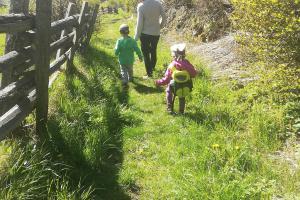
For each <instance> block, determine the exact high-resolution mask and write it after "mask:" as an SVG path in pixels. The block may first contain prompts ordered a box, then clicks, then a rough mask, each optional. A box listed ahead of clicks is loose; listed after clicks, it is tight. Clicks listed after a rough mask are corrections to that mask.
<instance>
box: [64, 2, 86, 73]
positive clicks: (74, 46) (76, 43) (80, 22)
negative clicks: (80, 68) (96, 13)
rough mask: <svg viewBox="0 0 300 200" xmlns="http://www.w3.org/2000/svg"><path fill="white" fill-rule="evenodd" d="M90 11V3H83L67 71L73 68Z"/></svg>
mask: <svg viewBox="0 0 300 200" xmlns="http://www.w3.org/2000/svg"><path fill="white" fill-rule="evenodd" d="M87 11H88V2H86V1H85V2H83V3H82V8H81V11H80V16H79V19H78V24H79V25H78V27H77V28H76V34H75V37H74V40H73V46H72V47H71V51H70V56H69V60H68V62H67V70H68V71H70V70H71V69H72V68H73V60H74V56H75V52H76V50H77V48H78V43H79V39H80V36H81V33H82V25H83V24H84V21H85V18H86V17H85V14H86V13H87Z"/></svg>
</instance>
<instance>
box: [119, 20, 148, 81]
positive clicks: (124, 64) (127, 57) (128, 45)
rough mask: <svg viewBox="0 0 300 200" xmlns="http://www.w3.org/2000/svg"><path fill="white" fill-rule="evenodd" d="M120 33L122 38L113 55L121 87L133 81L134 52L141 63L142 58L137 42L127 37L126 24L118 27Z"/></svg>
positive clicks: (127, 28)
mask: <svg viewBox="0 0 300 200" xmlns="http://www.w3.org/2000/svg"><path fill="white" fill-rule="evenodd" d="M120 33H121V35H122V37H121V38H120V39H118V41H117V43H116V47H115V54H116V56H118V58H119V63H120V69H121V77H122V83H123V86H127V84H128V82H129V81H132V80H133V63H134V52H136V54H137V55H138V57H139V59H140V61H141V62H143V56H142V52H141V50H140V49H139V47H138V45H137V42H136V41H135V40H134V39H132V38H131V37H130V36H129V35H128V34H129V26H128V25H127V24H122V25H121V26H120Z"/></svg>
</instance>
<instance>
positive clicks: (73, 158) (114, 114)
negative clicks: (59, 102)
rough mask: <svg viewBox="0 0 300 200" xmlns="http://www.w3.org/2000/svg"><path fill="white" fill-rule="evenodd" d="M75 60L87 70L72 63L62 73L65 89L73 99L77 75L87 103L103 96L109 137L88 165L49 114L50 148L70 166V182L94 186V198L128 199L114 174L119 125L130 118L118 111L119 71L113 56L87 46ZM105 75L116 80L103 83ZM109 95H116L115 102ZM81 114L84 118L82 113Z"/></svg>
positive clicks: (124, 94)
mask: <svg viewBox="0 0 300 200" xmlns="http://www.w3.org/2000/svg"><path fill="white" fill-rule="evenodd" d="M79 60H80V65H82V66H81V67H84V69H85V70H87V71H89V73H88V75H87V73H85V72H84V71H82V70H80V67H78V66H76V64H75V66H74V68H73V70H71V72H72V73H71V74H68V75H67V76H66V88H67V90H68V93H69V94H70V95H71V96H72V97H75V99H76V97H77V96H78V91H77V88H78V86H77V85H76V81H75V79H79V80H80V82H81V83H82V85H83V88H81V89H80V92H81V97H82V96H83V98H84V99H85V100H86V101H87V102H88V103H89V104H90V105H95V107H96V106H97V103H98V102H100V101H101V100H102V99H106V101H107V103H105V111H104V114H103V115H104V116H102V117H103V118H104V119H107V120H111V121H110V122H108V123H107V124H106V126H107V130H106V131H107V132H108V133H109V139H108V140H107V141H104V145H103V146H102V145H101V146H99V147H98V148H101V149H100V150H99V149H98V150H96V151H101V155H102V154H103V155H104V156H103V157H102V158H101V162H100V163H101V164H100V165H99V166H92V165H91V163H90V162H88V161H87V159H86V158H85V155H84V152H83V149H80V150H78V149H77V151H75V150H74V149H73V148H71V147H72V145H71V146H70V141H68V138H66V137H65V136H63V133H62V131H63V130H62V128H61V125H60V121H58V120H57V119H56V118H55V117H53V118H50V119H49V122H48V130H49V132H50V135H51V143H52V146H53V150H55V153H56V154H60V155H62V157H63V160H64V161H66V164H67V165H70V166H71V173H70V174H69V177H70V178H71V180H72V182H74V186H76V183H77V184H78V183H79V182H81V184H82V185H93V188H96V191H95V198H96V199H130V197H129V196H128V195H127V194H126V193H125V191H124V190H123V188H122V186H120V185H119V183H118V174H119V170H120V167H121V166H122V163H123V151H122V149H123V138H122V128H123V127H124V126H125V125H126V124H130V123H131V122H130V119H126V121H125V120H124V119H123V118H122V117H121V115H120V106H118V105H119V104H128V91H127V90H123V89H122V88H121V87H120V84H118V81H117V79H118V73H119V71H118V64H117V61H116V58H115V57H112V56H111V55H109V54H107V53H106V52H104V51H101V50H99V49H96V48H93V47H87V49H86V51H85V52H84V53H82V55H81V56H79ZM108 75H110V76H108ZM106 78H112V79H113V80H115V82H114V83H116V84H112V85H110V86H107V85H105V84H106V81H105V79H106ZM105 87H106V88H105ZM107 87H109V90H107ZM113 99H116V100H117V102H116V101H115V100H113ZM82 116H83V118H84V114H82ZM78 120H81V119H78ZM83 120H86V122H80V123H83V125H82V126H89V122H88V120H87V119H83ZM74 134H77V135H76V137H78V141H80V140H84V139H85V135H84V132H82V131H80V130H79V131H78V133H74ZM98 134H100V133H98ZM100 139H101V138H100ZM73 146H75V147H76V144H75V143H74V144H73ZM78 146H79V144H78ZM74 151H75V152H74ZM102 152H103V153H102Z"/></svg>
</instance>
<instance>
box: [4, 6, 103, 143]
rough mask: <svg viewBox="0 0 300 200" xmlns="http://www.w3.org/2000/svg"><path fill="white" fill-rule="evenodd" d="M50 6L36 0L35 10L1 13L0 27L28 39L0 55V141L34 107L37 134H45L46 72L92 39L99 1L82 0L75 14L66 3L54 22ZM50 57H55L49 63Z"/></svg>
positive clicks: (47, 73)
mask: <svg viewBox="0 0 300 200" xmlns="http://www.w3.org/2000/svg"><path fill="white" fill-rule="evenodd" d="M51 8H52V2H51V0H48V1H44V0H37V2H36V16H25V15H22V14H9V15H5V16H0V33H17V32H22V33H26V39H27V40H28V44H29V45H28V46H26V47H24V48H23V49H22V50H16V51H11V52H9V53H7V54H5V55H3V56H0V73H1V74H2V78H1V87H0V141H1V140H3V139H4V138H5V137H6V136H7V135H8V134H9V133H10V132H12V131H13V130H14V129H15V128H16V127H18V126H19V125H20V123H21V122H22V121H23V120H24V119H25V118H26V117H27V116H28V115H29V114H30V113H32V111H33V110H34V109H35V110H36V127H37V134H38V136H39V137H40V138H41V139H44V137H45V135H44V134H45V133H44V132H45V131H44V130H45V124H46V122H47V115H48V101H49V100H48V99H49V98H48V85H49V77H50V76H51V75H53V74H54V73H55V72H57V71H58V70H60V68H61V66H62V65H63V64H64V63H66V62H67V68H68V67H71V66H72V62H73V58H74V54H75V52H76V51H77V50H78V49H79V48H82V47H85V46H86V45H88V44H89V41H90V39H91V35H92V32H93V28H94V24H95V22H96V18H97V14H98V12H99V5H95V7H93V9H92V8H91V7H89V6H88V3H87V2H83V5H82V9H81V12H80V14H76V13H74V10H75V9H74V4H72V3H70V4H69V6H68V10H67V13H66V16H65V18H64V19H61V20H58V21H55V22H52V23H51ZM59 34H60V37H58V39H56V40H55V41H53V40H52V39H53V38H57V35H59ZM51 58H54V59H55V60H54V61H52V62H51V63H50V60H51Z"/></svg>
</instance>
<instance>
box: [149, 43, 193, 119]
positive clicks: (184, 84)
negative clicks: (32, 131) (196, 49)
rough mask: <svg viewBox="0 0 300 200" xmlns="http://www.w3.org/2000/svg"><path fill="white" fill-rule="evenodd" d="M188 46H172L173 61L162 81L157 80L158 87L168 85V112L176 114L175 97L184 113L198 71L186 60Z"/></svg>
mask: <svg viewBox="0 0 300 200" xmlns="http://www.w3.org/2000/svg"><path fill="white" fill-rule="evenodd" d="M185 50H186V44H185V43H181V44H175V45H173V46H171V53H172V57H173V61H172V62H171V63H170V64H169V66H168V68H167V70H166V72H165V75H164V77H163V78H162V79H160V80H156V81H155V84H156V85H157V86H161V85H168V86H167V89H166V100H167V111H168V112H169V113H173V112H174V101H175V97H176V96H178V98H179V112H180V113H181V114H183V113H184V109H185V97H186V96H187V95H189V93H190V92H191V91H192V87H193V84H192V79H191V78H194V77H195V76H196V75H197V73H198V71H197V70H196V69H195V67H194V66H193V65H192V64H191V63H190V62H189V61H188V60H187V59H186V58H185Z"/></svg>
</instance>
